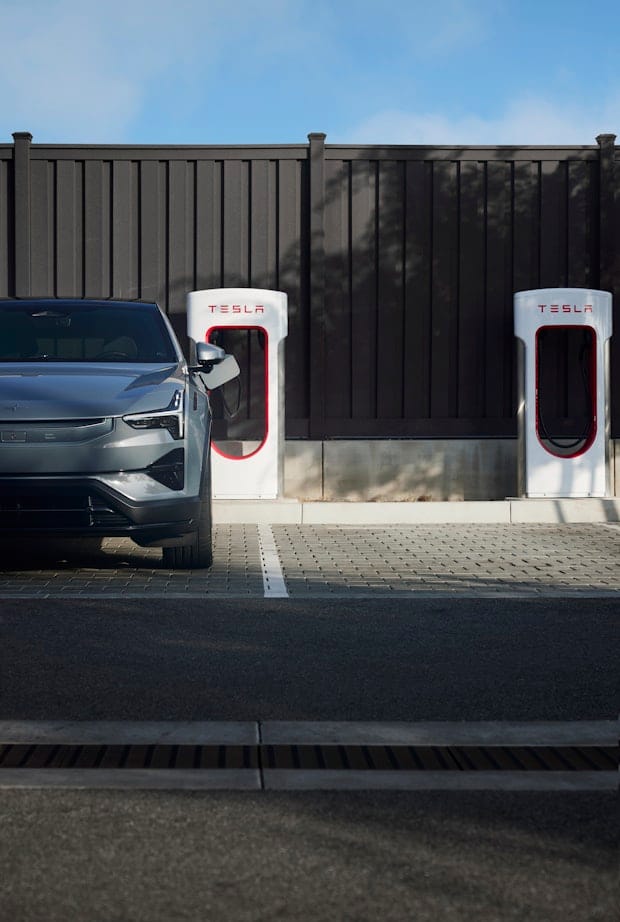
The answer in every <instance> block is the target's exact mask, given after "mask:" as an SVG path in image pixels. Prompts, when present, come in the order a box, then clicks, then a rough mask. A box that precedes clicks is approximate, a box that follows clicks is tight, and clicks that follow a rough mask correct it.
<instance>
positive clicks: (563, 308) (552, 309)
mask: <svg viewBox="0 0 620 922" xmlns="http://www.w3.org/2000/svg"><path fill="white" fill-rule="evenodd" d="M538 310H539V311H540V313H541V314H546V313H549V314H591V313H592V305H591V304H584V305H583V307H577V305H576V304H539V305H538Z"/></svg>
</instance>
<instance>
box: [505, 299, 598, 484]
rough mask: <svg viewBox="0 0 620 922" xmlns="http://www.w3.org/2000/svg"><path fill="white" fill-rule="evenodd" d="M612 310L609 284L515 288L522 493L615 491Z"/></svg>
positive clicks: (520, 482) (520, 480)
mask: <svg viewBox="0 0 620 922" xmlns="http://www.w3.org/2000/svg"><path fill="white" fill-rule="evenodd" d="M611 311H612V303H611V294H610V293H609V292H606V291H595V290H591V289H583V288H539V289H536V290H533V291H520V292H517V293H516V294H515V296H514V330H515V336H517V337H518V339H519V340H520V346H521V348H520V357H519V411H518V412H519V443H520V445H519V461H520V463H519V490H520V494H521V495H522V496H525V497H587V496H598V497H605V496H611V479H610V465H609V431H610V424H609V418H610V415H609V339H610V337H611V332H612V319H611V317H612V314H611Z"/></svg>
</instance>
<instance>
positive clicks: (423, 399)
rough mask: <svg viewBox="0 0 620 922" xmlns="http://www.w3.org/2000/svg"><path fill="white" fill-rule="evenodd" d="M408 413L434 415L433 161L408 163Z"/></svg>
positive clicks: (423, 416)
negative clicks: (432, 302)
mask: <svg viewBox="0 0 620 922" xmlns="http://www.w3.org/2000/svg"><path fill="white" fill-rule="evenodd" d="M406 168H407V174H406V215H405V228H406V239H405V253H406V256H405V264H406V268H405V298H406V303H405V336H404V343H405V346H404V348H405V366H404V415H405V418H406V419H428V418H429V417H430V414H431V352H430V349H429V344H430V342H431V328H432V304H431V281H432V264H431V260H432V226H431V215H432V195H433V185H432V180H433V174H432V164H430V163H425V162H424V161H421V160H419V161H413V162H412V163H407V167H406Z"/></svg>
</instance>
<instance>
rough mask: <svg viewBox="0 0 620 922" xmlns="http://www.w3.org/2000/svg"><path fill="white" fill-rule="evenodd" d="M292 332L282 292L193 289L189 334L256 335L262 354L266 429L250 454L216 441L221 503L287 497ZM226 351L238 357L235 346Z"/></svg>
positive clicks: (214, 337)
mask: <svg viewBox="0 0 620 922" xmlns="http://www.w3.org/2000/svg"><path fill="white" fill-rule="evenodd" d="M287 330H288V314H287V296H286V295H285V294H284V293H283V292H281V291H267V290H264V289H260V288H212V289H206V290H204V291H191V292H190V293H189V295H188V301H187V332H188V335H189V336H190V338H191V339H193V340H194V341H195V342H217V341H218V338H221V336H222V334H224V336H226V334H227V333H228V334H232V333H234V332H235V331H240V332H242V333H246V334H249V335H250V336H251V337H253V338H254V340H256V342H258V343H259V348H260V351H261V353H262V354H261V360H262V368H261V371H260V378H261V379H262V380H260V381H259V382H258V383H257V386H256V387H255V388H254V390H255V391H257V392H258V393H256V394H253V396H254V398H255V402H256V401H262V406H261V407H259V410H260V415H261V419H262V421H263V422H262V426H263V428H262V431H261V434H260V436H259V437H258V438H257V439H256V440H255V441H254V442H253V443H251V444H250V448H249V451H248V452H247V453H242V454H236V453H233V452H232V451H230V450H226V444H224V445H218V442H217V440H214V441H213V443H212V449H211V473H212V495H213V497H214V498H215V499H277V498H278V497H279V496H280V495H281V492H282V477H283V468H284V339H285V338H286V334H287ZM246 338H247V337H246ZM229 339H230V335H229ZM226 348H227V351H228V352H232V353H233V354H234V353H235V349H234V347H232V348H231V346H230V345H229V344H227V347H226ZM256 351H257V350H256V348H255V352H256ZM236 357H237V358H238V359H239V356H236ZM242 375H243V371H242ZM241 386H242V385H241Z"/></svg>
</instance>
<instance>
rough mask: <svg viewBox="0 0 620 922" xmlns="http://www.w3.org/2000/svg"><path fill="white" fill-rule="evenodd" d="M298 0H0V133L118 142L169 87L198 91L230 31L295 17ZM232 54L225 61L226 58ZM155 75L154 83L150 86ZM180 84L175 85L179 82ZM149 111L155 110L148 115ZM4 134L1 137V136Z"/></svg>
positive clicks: (228, 44)
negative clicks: (22, 133)
mask: <svg viewBox="0 0 620 922" xmlns="http://www.w3.org/2000/svg"><path fill="white" fill-rule="evenodd" d="M299 6H300V3H299V0H264V2H263V3H262V4H261V5H257V4H256V3H255V2H253V0H172V2H170V0H0V86H2V111H1V114H0V138H1V139H2V140H6V141H9V140H10V134H11V132H12V131H16V130H29V131H32V132H33V134H34V136H35V141H38V142H54V141H62V142H73V141H88V142H95V143H96V142H101V141H106V142H110V141H112V142H114V141H123V140H124V139H125V137H126V133H127V132H128V131H129V130H130V127H131V124H132V122H133V121H134V120H135V119H136V118H137V117H138V116H139V115H140V114H141V113H142V110H143V107H144V106H145V105H146V103H147V102H148V105H149V106H155V107H156V108H157V106H158V86H159V85H161V86H162V89H161V91H160V97H159V102H160V105H161V104H162V96H165V95H166V93H167V94H168V99H169V98H170V92H171V87H172V88H174V89H177V88H178V89H179V92H180V94H181V95H182V97H183V99H182V101H183V103H184V104H185V105H186V104H188V101H189V102H190V104H191V97H192V94H194V95H195V96H196V97H199V96H200V95H201V94H202V95H204V79H205V76H206V75H207V76H208V74H209V73H210V72H211V70H212V68H213V67H214V66H215V65H216V62H217V63H218V64H219V65H220V66H228V67H230V66H233V59H234V54H235V52H236V45H235V36H239V35H247V34H248V33H250V34H251V32H252V29H253V28H254V29H256V30H257V31H260V30H261V29H262V30H263V31H264V32H265V33H266V34H267V35H269V34H270V33H269V28H268V27H269V25H270V19H272V18H275V19H276V20H281V22H282V25H283V26H285V24H286V22H287V17H289V19H292V20H293V21H294V19H295V14H296V13H297V12H298V9H299ZM228 58H230V60H228ZM158 81H161V84H158ZM177 85H178V86H177ZM153 114H154V118H157V116H158V113H157V112H154V113H153ZM2 136H4V137H2Z"/></svg>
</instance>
